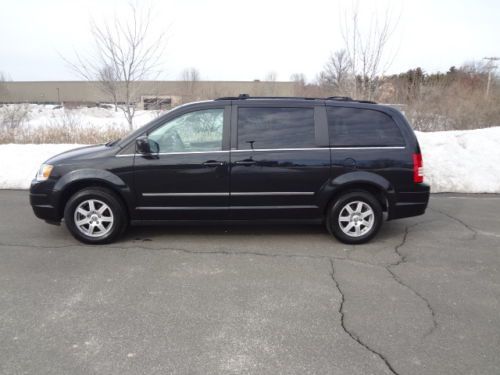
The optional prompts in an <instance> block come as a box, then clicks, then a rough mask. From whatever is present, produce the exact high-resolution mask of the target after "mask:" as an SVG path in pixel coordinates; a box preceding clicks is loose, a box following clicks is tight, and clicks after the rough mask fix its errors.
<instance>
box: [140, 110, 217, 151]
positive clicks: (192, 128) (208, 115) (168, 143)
mask: <svg viewBox="0 0 500 375" xmlns="http://www.w3.org/2000/svg"><path fill="white" fill-rule="evenodd" d="M223 123H224V109H222V108H216V109H205V110H201V111H196V112H190V113H186V114H184V115H182V116H179V117H177V118H175V119H173V120H171V121H169V122H167V123H166V124H164V125H162V126H161V127H159V128H158V129H156V130H153V131H152V132H151V133H150V134H149V135H148V137H149V139H150V140H153V141H155V142H156V143H158V145H159V149H160V151H159V152H162V153H165V152H194V151H201V152H203V151H220V150H222V128H223Z"/></svg>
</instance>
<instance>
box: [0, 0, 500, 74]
mask: <svg viewBox="0 0 500 375" xmlns="http://www.w3.org/2000/svg"><path fill="white" fill-rule="evenodd" d="M1 1H2V3H3V5H2V7H1V9H2V10H1V12H0V71H1V72H3V73H4V74H6V75H7V76H9V77H10V78H11V79H13V80H23V81H30V80H33V81H38V80H73V79H78V76H76V75H75V74H74V73H73V72H72V71H71V70H70V69H68V67H67V65H66V64H65V63H64V61H63V60H62V59H61V57H60V56H61V55H63V56H66V57H68V58H71V56H72V54H73V52H74V51H75V50H77V51H80V52H82V53H85V51H89V50H90V49H91V48H92V40H91V37H90V34H89V20H90V19H91V18H94V19H95V20H96V22H101V21H102V20H103V19H106V18H108V19H109V18H110V17H112V16H113V14H121V12H123V9H124V8H126V6H127V4H128V2H127V1H122V0H71V1H70V0H43V1H41V0H16V1H7V0H1ZM359 3H360V5H359V7H360V10H361V12H362V17H363V18H362V20H363V21H364V22H365V25H366V22H367V20H368V19H370V17H373V14H380V13H384V12H385V11H386V10H387V9H388V8H389V9H390V10H391V12H392V14H393V15H394V17H393V24H396V23H397V25H396V29H395V32H394V33H393V35H392V38H391V43H390V45H389V46H388V56H392V55H395V58H394V60H393V62H392V64H391V65H390V68H389V70H388V72H389V73H392V72H401V71H406V70H408V69H410V68H414V67H417V66H420V67H422V68H423V69H424V70H425V71H427V72H432V71H436V70H441V71H446V70H447V69H448V68H449V67H450V66H452V65H457V66H459V65H461V64H462V63H464V62H466V61H470V60H474V59H475V60H478V59H481V58H483V57H485V56H500V20H499V16H500V1H498V0H470V1H469V0H468V1H465V0H440V1H439V0H434V1H432V0H419V1H417V0H413V1H402V0H401V1H397V0H392V1H389V2H388V1H385V0H384V1H382V0H381V1H362V0H360V2H359ZM350 7H351V1H343V0H338V1H334V0H327V1H320V0H308V1H304V0H301V1H293V0H288V1H273V0H265V1H261V0H252V1H244V2H243V1H235V0H233V1H230V0H227V1H225V0H220V1H219V0H212V1H209V0H207V1H201V0H162V1H153V8H154V9H155V16H156V18H155V20H154V22H155V27H156V30H160V29H166V30H167V34H168V37H169V38H168V45H167V48H166V52H165V56H164V59H163V61H164V62H163V67H164V69H163V71H162V75H161V78H162V79H170V80H175V79H178V78H179V75H180V72H181V71H182V70H183V69H184V68H186V67H195V68H197V69H198V70H199V71H200V73H201V76H202V78H203V79H207V80H253V79H263V78H264V77H265V76H266V74H267V73H268V72H270V71H275V72H276V73H277V78H278V80H288V79H289V77H290V75H291V74H293V73H304V74H305V75H306V77H307V79H308V80H312V79H314V77H315V76H316V74H317V73H318V72H319V71H320V70H321V69H322V67H323V65H324V63H325V61H326V59H327V58H328V56H329V54H330V53H331V52H332V51H334V50H337V49H341V48H342V46H343V41H342V37H341V31H340V27H339V21H340V20H341V19H342V16H341V15H342V14H345V12H346V11H347V10H348V9H349V8H350ZM397 19H399V21H398V22H397Z"/></svg>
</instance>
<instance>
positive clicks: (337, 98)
mask: <svg viewBox="0 0 500 375" xmlns="http://www.w3.org/2000/svg"><path fill="white" fill-rule="evenodd" d="M325 99H326V100H341V101H343V102H352V101H354V100H353V99H352V98H351V97H350V96H329V97H327V98H325Z"/></svg>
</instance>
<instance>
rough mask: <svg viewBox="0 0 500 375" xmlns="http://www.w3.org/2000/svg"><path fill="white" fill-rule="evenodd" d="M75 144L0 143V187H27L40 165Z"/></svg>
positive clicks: (75, 145)
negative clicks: (0, 163)
mask: <svg viewBox="0 0 500 375" xmlns="http://www.w3.org/2000/svg"><path fill="white" fill-rule="evenodd" d="M81 146H82V145H77V144H45V145H17V144H9V145H0V160H2V167H1V169H0V189H29V187H30V183H31V180H32V179H33V178H34V177H35V175H36V173H37V172H38V168H40V165H41V164H42V163H43V162H44V161H46V160H47V159H49V158H50V157H52V156H54V155H57V154H60V153H61V152H64V151H67V150H71V149H72V148H76V147H81Z"/></svg>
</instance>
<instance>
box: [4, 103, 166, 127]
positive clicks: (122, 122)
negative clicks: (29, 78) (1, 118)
mask: <svg viewBox="0 0 500 375" xmlns="http://www.w3.org/2000/svg"><path fill="white" fill-rule="evenodd" d="M9 106H10V107H14V106H18V107H19V106H23V107H24V108H25V109H26V110H27V112H28V121H27V122H26V126H29V127H30V128H37V127H43V126H62V125H64V124H73V125H78V126H82V127H93V128H105V127H114V128H124V129H128V122H127V120H126V119H125V115H124V114H123V111H121V110H120V109H118V111H115V110H114V109H113V108H103V107H99V108H98V107H89V108H87V107H79V108H63V107H61V106H55V105H42V104H21V105H19V104H11V105H9ZM9 106H6V108H7V107H9ZM0 112H1V109H0ZM158 115H159V111H144V110H137V111H136V112H135V116H134V128H138V127H140V126H142V125H144V124H146V123H148V122H149V121H151V120H153V119H154V118H155V117H157V116H158Z"/></svg>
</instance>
